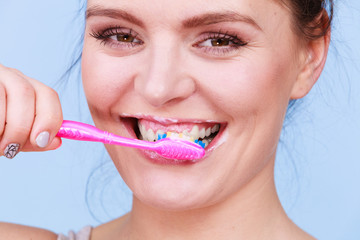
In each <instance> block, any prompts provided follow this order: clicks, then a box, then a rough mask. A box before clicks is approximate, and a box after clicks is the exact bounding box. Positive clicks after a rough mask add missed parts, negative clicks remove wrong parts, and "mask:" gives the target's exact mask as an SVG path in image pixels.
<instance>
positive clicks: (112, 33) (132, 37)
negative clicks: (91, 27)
mask: <svg viewBox="0 0 360 240" xmlns="http://www.w3.org/2000/svg"><path fill="white" fill-rule="evenodd" d="M90 35H91V36H92V37H94V38H96V39H98V40H101V43H103V44H104V45H106V44H111V47H126V46H127V47H135V46H137V45H141V44H143V42H142V40H141V39H140V38H138V34H137V33H136V32H134V31H133V30H132V29H128V28H123V27H119V26H117V27H111V28H107V29H105V30H102V31H93V32H92V33H91V34H90Z"/></svg>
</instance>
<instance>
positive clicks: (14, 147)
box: [4, 143, 20, 159]
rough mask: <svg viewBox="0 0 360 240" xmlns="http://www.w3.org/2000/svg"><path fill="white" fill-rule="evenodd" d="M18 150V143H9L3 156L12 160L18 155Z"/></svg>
mask: <svg viewBox="0 0 360 240" xmlns="http://www.w3.org/2000/svg"><path fill="white" fill-rule="evenodd" d="M19 149H20V144H18V143H10V144H9V145H8V146H7V147H6V148H5V151H4V156H5V157H7V158H9V159H13V158H14V157H15V156H16V154H18V153H19Z"/></svg>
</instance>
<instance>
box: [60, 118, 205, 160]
mask: <svg viewBox="0 0 360 240" xmlns="http://www.w3.org/2000/svg"><path fill="white" fill-rule="evenodd" d="M56 136H58V137H61V138H68V139H73V140H80V141H93V142H102V143H106V144H116V145H120V146H126V147H133V148H140V149H146V150H152V151H155V152H156V153H157V154H159V155H160V156H162V157H164V158H168V159H176V160H196V159H199V158H202V157H203V156H204V155H205V150H204V149H203V148H202V147H201V146H199V145H198V144H196V143H193V142H189V141H184V140H181V139H170V138H164V139H161V140H159V141H156V142H147V141H143V140H138V139H131V138H125V137H120V136H117V135H115V134H112V133H108V132H105V131H102V130H100V129H98V128H96V127H94V126H91V125H89V124H85V123H80V122H74V121H68V120H64V121H63V123H62V125H61V128H60V130H59V132H58V133H57V135H56Z"/></svg>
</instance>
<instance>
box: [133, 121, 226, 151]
mask: <svg viewBox="0 0 360 240" xmlns="http://www.w3.org/2000/svg"><path fill="white" fill-rule="evenodd" d="M138 127H139V131H140V136H139V139H141V140H145V141H149V142H154V141H157V140H159V136H161V137H163V135H164V134H166V137H169V138H181V139H184V140H188V141H191V142H196V141H195V140H197V141H198V142H200V139H203V140H201V144H202V145H203V146H204V145H205V147H207V146H208V145H209V144H210V143H211V141H212V140H213V139H212V138H206V137H209V136H210V135H211V134H212V133H215V132H218V131H219V129H220V124H216V125H214V126H213V127H212V128H211V127H209V128H207V129H205V128H202V129H201V130H199V126H198V125H194V126H193V128H192V129H191V131H190V132H189V131H188V130H184V131H183V132H181V133H176V132H167V133H165V131H163V130H160V129H159V130H157V131H156V132H154V130H152V129H148V130H146V128H145V126H144V125H141V124H140V123H138ZM204 138H206V139H204Z"/></svg>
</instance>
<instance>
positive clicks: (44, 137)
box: [35, 132, 50, 148]
mask: <svg viewBox="0 0 360 240" xmlns="http://www.w3.org/2000/svg"><path fill="white" fill-rule="evenodd" d="M49 139H50V133H49V132H42V133H40V134H39V135H38V136H37V138H36V140H35V141H36V145H38V147H40V148H44V147H46V146H47V145H48V143H49Z"/></svg>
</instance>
